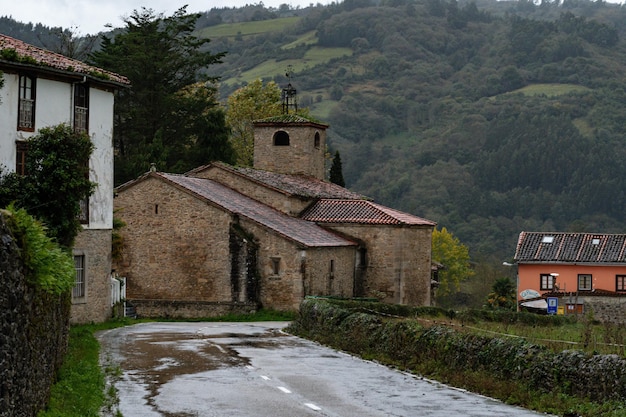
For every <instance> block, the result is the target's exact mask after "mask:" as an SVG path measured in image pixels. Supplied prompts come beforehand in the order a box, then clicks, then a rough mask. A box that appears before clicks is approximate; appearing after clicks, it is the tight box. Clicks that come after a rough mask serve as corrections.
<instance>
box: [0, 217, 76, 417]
mask: <svg viewBox="0 0 626 417" xmlns="http://www.w3.org/2000/svg"><path fill="white" fill-rule="evenodd" d="M0 283H2V291H0V416H1V417H22V416H29V417H30V416H35V415H36V414H37V412H38V411H39V410H41V409H43V408H44V407H45V405H46V403H47V401H48V397H49V395H50V387H51V386H52V384H53V382H54V378H55V375H56V372H57V371H58V369H59V367H60V366H61V363H62V360H63V357H64V355H65V352H66V350H67V340H68V332H69V317H70V295H69V294H65V295H62V296H57V295H51V294H48V293H45V292H43V291H41V290H37V289H36V288H34V287H33V286H32V285H30V284H28V283H27V282H26V279H25V276H24V272H23V265H22V263H21V259H20V252H19V248H18V246H17V244H16V242H15V240H14V238H13V235H12V233H11V231H10V230H9V228H8V226H7V223H6V221H5V218H4V217H3V215H2V214H1V213H0Z"/></svg>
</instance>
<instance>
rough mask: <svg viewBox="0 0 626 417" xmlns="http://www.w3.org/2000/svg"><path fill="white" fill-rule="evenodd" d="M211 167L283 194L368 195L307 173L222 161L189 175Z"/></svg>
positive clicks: (351, 198)
mask: <svg viewBox="0 0 626 417" xmlns="http://www.w3.org/2000/svg"><path fill="white" fill-rule="evenodd" d="M210 167H217V168H221V169H224V170H227V171H230V172H232V173H235V174H237V175H241V176H244V177H246V178H248V179H249V180H251V181H254V182H256V183H258V184H260V185H263V186H266V187H269V188H272V189H274V190H276V191H278V192H281V193H283V194H287V195H291V196H295V197H302V198H307V199H309V198H332V199H345V200H366V199H368V198H367V197H365V196H363V195H362V194H358V193H355V192H353V191H350V190H348V189H347V188H344V187H341V186H339V185H337V184H333V183H331V182H327V181H322V180H320V179H317V178H314V177H311V176H307V175H289V174H279V173H276V172H271V171H263V170H259V169H253V168H242V167H233V166H230V165H227V164H225V163H222V162H213V163H211V164H210V165H205V166H203V167H199V168H196V169H194V170H192V171H189V172H188V173H187V175H190V176H194V173H196V172H200V171H203V170H205V169H208V168H210Z"/></svg>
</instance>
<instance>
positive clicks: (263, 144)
mask: <svg viewBox="0 0 626 417" xmlns="http://www.w3.org/2000/svg"><path fill="white" fill-rule="evenodd" d="M288 75H289V74H288ZM282 103H283V114H281V115H280V116H274V117H269V118H266V119H261V120H256V121H255V122H254V123H253V124H254V168H256V169H262V170H266V171H273V172H278V173H281V174H294V175H308V176H312V177H315V178H317V179H320V180H323V179H324V176H325V159H324V156H325V151H326V129H328V125H326V124H323V123H320V122H317V121H314V120H311V119H309V118H306V117H303V116H299V115H297V114H296V111H297V108H298V102H297V96H296V89H295V88H293V86H292V85H291V82H290V83H289V84H288V85H287V87H285V88H283V90H282Z"/></svg>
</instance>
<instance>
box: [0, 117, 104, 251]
mask: <svg viewBox="0 0 626 417" xmlns="http://www.w3.org/2000/svg"><path fill="white" fill-rule="evenodd" d="M92 151H93V143H92V142H91V140H90V139H89V136H88V135H87V134H86V133H79V132H75V131H74V130H73V129H72V128H71V127H70V126H68V125H66V124H61V125H58V126H54V127H46V128H43V129H41V130H39V133H38V134H37V135H36V136H33V137H32V138H31V139H30V140H29V141H28V152H27V154H26V155H27V156H26V172H27V173H28V175H25V176H20V175H17V174H15V173H8V174H7V173H3V174H1V175H0V205H2V206H7V205H8V204H10V203H12V202H13V203H15V205H16V207H18V208H24V209H26V211H28V213H29V214H30V215H32V216H34V217H35V218H37V219H39V220H40V221H42V222H43V223H44V224H45V225H46V227H47V229H48V234H49V236H50V237H51V238H53V239H55V240H56V241H57V243H58V244H59V245H61V246H62V247H64V248H71V247H72V246H73V244H74V239H75V238H76V235H77V234H78V232H79V230H80V227H81V226H80V221H79V215H80V213H81V209H80V202H81V200H84V199H86V198H88V197H89V196H90V195H91V193H92V192H93V190H94V187H95V186H96V184H95V183H93V182H91V181H89V164H88V161H89V157H90V155H91V153H92Z"/></svg>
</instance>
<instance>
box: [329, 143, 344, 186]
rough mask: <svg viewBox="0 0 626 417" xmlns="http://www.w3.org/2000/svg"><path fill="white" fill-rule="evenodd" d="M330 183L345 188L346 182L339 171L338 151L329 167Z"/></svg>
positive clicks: (339, 159) (340, 170) (339, 158)
mask: <svg viewBox="0 0 626 417" xmlns="http://www.w3.org/2000/svg"><path fill="white" fill-rule="evenodd" d="M330 182H332V183H333V184H337V185H341V186H342V187H345V186H346V182H345V181H344V179H343V172H342V169H341V156H340V155H339V151H336V152H335V157H334V158H333V164H332V165H331V167H330Z"/></svg>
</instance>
